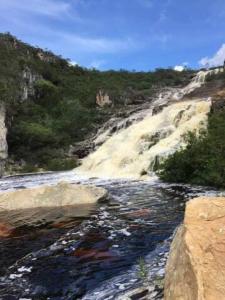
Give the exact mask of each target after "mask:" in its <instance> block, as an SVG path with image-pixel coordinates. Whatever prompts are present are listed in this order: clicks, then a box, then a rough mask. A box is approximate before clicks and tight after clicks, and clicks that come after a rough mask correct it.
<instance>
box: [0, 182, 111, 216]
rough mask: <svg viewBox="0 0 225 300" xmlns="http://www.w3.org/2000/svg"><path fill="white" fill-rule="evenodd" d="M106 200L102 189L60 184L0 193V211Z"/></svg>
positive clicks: (105, 193) (104, 191)
mask: <svg viewBox="0 0 225 300" xmlns="http://www.w3.org/2000/svg"><path fill="white" fill-rule="evenodd" d="M106 198H107V191H106V190H105V189H103V188H99V187H95V186H88V185H81V184H69V183H64V182H61V183H58V184H57V185H54V186H41V187H35V188H31V189H21V190H16V191H10V192H3V193H0V211H4V210H6V211H8V210H21V209H27V208H38V207H62V206H69V205H79V204H92V203H96V202H98V201H101V200H104V199H106Z"/></svg>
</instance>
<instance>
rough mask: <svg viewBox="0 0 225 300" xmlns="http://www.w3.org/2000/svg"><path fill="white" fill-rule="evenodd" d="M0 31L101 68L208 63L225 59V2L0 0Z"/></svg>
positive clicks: (88, 65) (147, 67)
mask: <svg viewBox="0 0 225 300" xmlns="http://www.w3.org/2000/svg"><path fill="white" fill-rule="evenodd" d="M0 31H1V32H11V33H12V34H13V35H15V36H17V37H18V38H20V39H22V40H23V41H26V42H28V43H31V44H32V45H38V46H40V47H42V48H47V49H50V50H52V51H53V52H55V53H57V54H61V55H62V56H63V57H65V58H70V59H71V60H72V61H73V62H77V63H78V64H79V65H82V66H86V67H95V68H99V69H102V70H105V69H120V68H124V69H129V70H133V69H135V70H150V69H154V68H156V67H168V66H173V67H174V66H176V65H177V66H180V65H182V64H188V65H189V66H191V67H194V68H197V67H199V66H201V65H205V64H209V65H211V66H213V65H217V64H221V63H222V62H223V60H224V59H225V1H224V0H213V1H212V0H0Z"/></svg>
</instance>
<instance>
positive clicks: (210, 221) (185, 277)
mask: <svg viewBox="0 0 225 300" xmlns="http://www.w3.org/2000/svg"><path fill="white" fill-rule="evenodd" d="M224 268H225V198H197V199H194V200H191V201H190V202H188V203H187V206H186V212H185V220H184V224H183V225H182V226H180V227H179V229H178V231H177V233H176V235H175V238H174V240H173V243H172V246H171V250H170V255H169V259H168V262H167V267H166V278H165V292H164V294H165V298H164V299H165V300H176V299H179V300H217V299H218V300H219V299H225V273H224V271H223V270H224Z"/></svg>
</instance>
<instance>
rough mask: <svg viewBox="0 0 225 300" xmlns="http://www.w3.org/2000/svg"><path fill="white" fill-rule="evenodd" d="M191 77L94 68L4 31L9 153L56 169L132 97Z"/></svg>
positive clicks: (0, 95)
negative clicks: (103, 100)
mask: <svg viewBox="0 0 225 300" xmlns="http://www.w3.org/2000/svg"><path fill="white" fill-rule="evenodd" d="M190 76H192V72H191V71H188V70H187V71H184V72H182V73H178V72H175V71H173V70H171V69H165V70H164V69H158V70H156V71H155V72H128V71H125V70H120V71H113V70H109V71H105V72H100V71H97V70H95V69H91V70H89V69H85V68H81V67H80V66H77V65H76V66H72V65H71V64H70V61H69V60H65V59H63V58H62V57H60V56H56V55H54V54H53V53H51V52H50V51H43V50H42V49H40V48H38V47H31V46H30V45H27V44H25V43H23V42H21V41H18V40H17V39H16V38H15V37H13V36H11V35H10V34H0V101H3V102H4V103H5V104H6V106H7V121H8V124H7V127H8V145H9V155H10V157H11V158H13V159H14V160H17V161H19V160H21V159H23V160H25V161H26V162H27V163H28V165H30V166H32V165H38V166H40V167H41V168H51V169H52V168H53V169H55V164H54V163H49V162H50V161H51V162H53V161H55V160H56V159H58V160H60V159H65V157H66V151H67V149H68V147H69V145H70V144H72V143H75V142H79V141H81V140H84V139H85V138H87V137H88V136H89V135H90V133H92V132H94V131H96V128H97V127H98V126H99V125H100V124H102V123H103V122H104V121H105V120H107V119H108V118H109V116H111V114H112V113H114V112H115V111H117V110H118V109H120V108H121V107H124V106H125V105H126V103H127V99H128V98H132V97H133V98H140V96H141V97H147V98H148V97H151V96H152V95H153V94H154V93H155V90H156V87H163V86H177V85H185V84H186V83H187V82H188V81H189V79H190ZM100 89H102V90H104V91H107V93H108V94H109V95H110V98H111V99H112V100H113V106H112V107H111V108H105V109H100V108H98V107H97V106H96V94H97V92H98V91H99V90H100ZM53 165H54V167H53ZM64 167H65V165H62V168H64ZM57 168H59V165H58V167H57Z"/></svg>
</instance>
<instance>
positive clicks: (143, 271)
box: [138, 257, 148, 282]
mask: <svg viewBox="0 0 225 300" xmlns="http://www.w3.org/2000/svg"><path fill="white" fill-rule="evenodd" d="M138 277H139V278H140V279H141V280H142V281H143V282H145V281H146V280H147V279H148V268H147V265H146V262H145V260H144V258H143V257H140V258H139V260H138Z"/></svg>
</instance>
